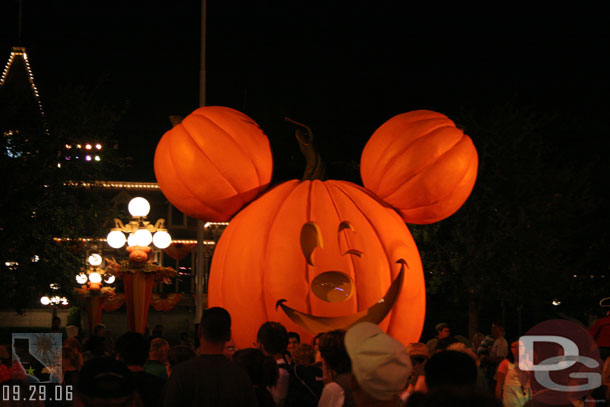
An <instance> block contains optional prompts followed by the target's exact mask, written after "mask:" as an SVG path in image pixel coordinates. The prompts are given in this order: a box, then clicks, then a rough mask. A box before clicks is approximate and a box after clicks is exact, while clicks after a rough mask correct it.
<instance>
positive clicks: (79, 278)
mask: <svg viewBox="0 0 610 407" xmlns="http://www.w3.org/2000/svg"><path fill="white" fill-rule="evenodd" d="M76 282H77V283H78V284H85V283H86V282H87V275H86V274H85V273H80V274H77V275H76Z"/></svg>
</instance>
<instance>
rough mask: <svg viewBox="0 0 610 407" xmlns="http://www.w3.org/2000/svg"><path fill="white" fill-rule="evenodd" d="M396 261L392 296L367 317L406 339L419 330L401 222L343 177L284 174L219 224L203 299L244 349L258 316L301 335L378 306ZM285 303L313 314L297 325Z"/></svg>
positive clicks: (412, 262)
mask: <svg viewBox="0 0 610 407" xmlns="http://www.w3.org/2000/svg"><path fill="white" fill-rule="evenodd" d="M400 260H402V261H403V262H404V264H405V265H406V266H404V271H405V272H404V277H403V280H402V281H401V284H402V286H401V288H400V291H399V294H398V296H397V298H396V299H395V300H392V303H391V304H387V306H388V307H389V308H388V309H389V310H385V311H384V313H383V314H381V315H376V316H375V315H373V317H376V318H381V319H380V320H379V322H380V324H379V325H380V326H381V327H382V328H383V329H384V330H386V331H387V332H388V333H389V334H391V335H392V336H394V337H395V338H397V339H399V340H401V341H402V342H403V343H405V344H407V343H409V342H415V341H417V340H419V337H420V334H421V330H422V326H423V322H424V314H425V286H424V277H423V271H422V266H421V261H420V257H419V252H418V249H417V247H416V246H415V243H414V241H413V239H412V237H411V234H410V233H409V231H408V229H407V227H406V225H405V223H404V221H403V220H402V219H401V218H400V216H399V215H398V214H397V213H396V211H394V210H393V209H391V208H388V207H387V206H385V205H383V204H382V203H380V202H379V201H378V200H377V199H376V198H374V197H373V196H371V194H370V193H369V192H367V191H366V190H364V189H363V188H361V187H359V186H357V185H354V184H351V183H349V182H346V181H325V182H323V181H318V180H316V181H304V182H300V181H297V180H294V181H289V182H286V183H283V184H281V185H279V186H277V187H276V188H274V189H273V190H271V191H269V192H267V193H266V194H265V195H263V196H262V197H260V198H258V199H257V200H256V201H254V202H253V203H252V204H251V205H249V206H248V207H247V208H245V209H244V210H243V211H242V212H240V213H239V214H237V215H236V216H235V218H234V219H233V220H232V221H231V223H230V224H229V226H228V227H227V229H226V230H225V231H224V233H223V235H222V237H221V238H220V240H219V242H218V245H217V247H216V250H215V253H214V257H213V260H212V267H211V271H210V288H209V294H208V295H209V305H210V306H221V307H224V308H226V309H227V310H228V311H229V312H230V313H231V317H232V319H233V324H232V326H233V339H234V341H235V343H236V345H237V346H238V347H247V346H251V344H252V342H253V340H255V339H256V332H257V330H258V328H259V327H260V325H261V324H262V323H264V322H266V321H279V322H281V323H282V324H284V325H285V326H286V328H287V329H288V330H289V331H296V332H298V333H300V334H301V335H302V340H303V341H307V340H309V339H310V338H311V337H312V335H313V334H315V333H317V331H319V330H324V331H325V330H331V329H337V328H347V326H345V324H348V325H349V324H351V323H353V322H355V320H356V319H357V318H360V317H359V316H357V315H360V314H362V313H366V312H369V311H368V310H371V309H372V308H373V307H375V306H376V307H379V306H380V305H381V306H383V305H384V304H379V303H380V300H381V299H383V298H384V295H385V294H386V292H387V291H388V289H389V288H390V287H391V286H396V284H393V283H394V282H395V281H396V280H397V279H398V276H399V272H400V270H401V267H403V266H402V265H401V264H399V263H397V262H399V261H400ZM400 275H402V274H400ZM280 300H285V301H284V302H283V304H282V306H280V307H277V303H278V301H280ZM285 306H286V307H289V308H290V309H292V310H296V311H298V312H300V313H303V314H306V315H307V316H312V317H316V318H312V319H311V321H307V322H304V323H302V324H297V323H296V322H295V321H294V320H293V319H291V318H290V317H289V315H288V314H287V313H286V312H285V311H284V307H285ZM390 308H391V309H390ZM359 313H360V314H359ZM369 313H378V311H374V312H372V311H370V312H369ZM293 316H294V317H295V318H297V319H298V318H301V316H299V315H296V316H295V314H294V313H293ZM317 317H329V318H328V319H321V318H317ZM307 318H309V317H307ZM308 338H309V339H308Z"/></svg>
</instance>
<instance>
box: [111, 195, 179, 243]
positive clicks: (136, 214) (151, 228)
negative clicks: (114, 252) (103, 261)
mask: <svg viewBox="0 0 610 407" xmlns="http://www.w3.org/2000/svg"><path fill="white" fill-rule="evenodd" d="M127 208H128V209H129V213H130V214H131V216H132V217H133V219H132V220H131V221H130V222H129V223H128V224H127V225H125V224H123V222H121V220H120V219H117V218H115V219H114V228H112V230H111V231H110V233H108V237H107V238H106V241H107V242H108V245H109V246H110V247H112V248H115V249H120V248H121V247H123V246H124V245H125V242H127V245H128V246H142V247H146V246H148V245H150V244H151V243H152V244H154V245H155V247H157V248H159V249H165V248H167V247H168V246H169V245H170V244H171V243H172V237H171V236H170V234H169V233H168V232H167V229H165V219H163V218H161V219H159V220H157V222H156V223H155V224H154V225H152V224H151V223H150V222H149V221H147V220H146V215H148V212H150V204H149V203H148V201H147V200H146V199H144V198H142V197H136V198H133V199H132V200H131V201H130V202H129V205H128V207H127ZM126 233H127V234H128V236H125V234H126ZM153 233H154V234H153Z"/></svg>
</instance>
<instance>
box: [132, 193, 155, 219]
mask: <svg viewBox="0 0 610 407" xmlns="http://www.w3.org/2000/svg"><path fill="white" fill-rule="evenodd" d="M127 209H129V213H130V214H131V216H135V217H144V216H146V215H148V212H150V204H149V203H148V201H147V200H146V199H144V198H142V197H137V198H133V199H132V200H131V201H129V205H128V206H127Z"/></svg>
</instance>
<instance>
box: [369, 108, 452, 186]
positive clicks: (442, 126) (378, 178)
mask: <svg viewBox="0 0 610 407" xmlns="http://www.w3.org/2000/svg"><path fill="white" fill-rule="evenodd" d="M390 120H392V119H390ZM424 120H439V121H440V120H442V121H443V123H439V124H438V125H437V126H435V127H433V128H431V129H429V130H428V131H427V132H425V133H423V134H421V135H420V136H419V137H416V138H414V139H413V140H411V142H410V143H409V144H408V145H407V146H406V147H405V148H403V149H402V150H401V154H402V152H403V151H405V150H407V149H409V148H410V147H411V145H412V144H413V143H415V142H416V141H417V140H419V139H420V138H422V137H425V136H427V135H428V134H430V133H432V132H433V131H436V130H438V129H442V128H444V127H454V126H451V125H452V124H453V121H451V119H449V118H448V117H446V116H445V117H439V118H433V119H430V118H428V119H423V120H416V121H414V122H413V123H415V122H419V121H424ZM446 120H448V121H449V122H450V123H445V121H446ZM384 124H385V123H384ZM381 127H383V124H382V125H381ZM381 127H379V128H381ZM378 130H379V129H378ZM375 132H377V130H375ZM374 135H375V133H373V136H374ZM364 147H365V148H366V145H365V146H364ZM393 147H394V146H393V145H392V143H388V144H387V145H386V146H385V148H384V149H383V151H381V152H380V153H379V154H377V156H378V157H383V156H385V155H387V154H388V151H391V150H392V148H393ZM362 152H363V153H364V150H363V151H362ZM397 155H400V154H397ZM395 157H396V156H394V158H395ZM394 158H393V159H392V160H391V161H389V162H388V163H386V165H385V167H384V169H383V172H385V171H386V170H387V168H388V166H389V165H390V164H391V163H392V162H393V161H394ZM361 161H362V159H361ZM383 172H382V173H383ZM375 179H376V181H375V185H371V187H372V188H371V189H378V188H379V183H380V182H381V178H380V177H375Z"/></svg>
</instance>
